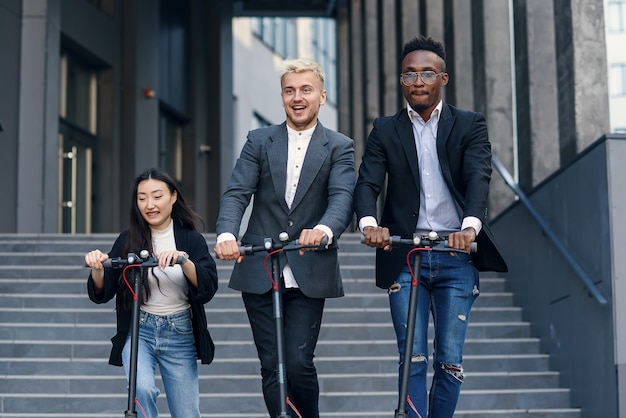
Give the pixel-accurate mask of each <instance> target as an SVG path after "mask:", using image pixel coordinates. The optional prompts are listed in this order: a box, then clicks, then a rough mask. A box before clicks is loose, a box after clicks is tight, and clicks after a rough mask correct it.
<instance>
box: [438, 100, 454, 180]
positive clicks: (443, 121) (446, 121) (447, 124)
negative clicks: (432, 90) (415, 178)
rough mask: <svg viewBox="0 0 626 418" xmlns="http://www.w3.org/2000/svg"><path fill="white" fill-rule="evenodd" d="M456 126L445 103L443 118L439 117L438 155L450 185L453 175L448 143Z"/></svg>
mask: <svg viewBox="0 0 626 418" xmlns="http://www.w3.org/2000/svg"><path fill="white" fill-rule="evenodd" d="M453 125H454V116H453V115H452V112H451V111H450V107H449V106H448V105H447V104H445V103H443V107H442V109H441V116H440V117H439V128H438V129H437V155H438V156H439V165H440V166H441V172H442V173H443V176H444V178H445V179H446V182H447V183H448V184H452V174H451V173H450V163H449V162H448V154H447V153H446V141H447V140H448V137H449V136H450V132H452V126H453Z"/></svg>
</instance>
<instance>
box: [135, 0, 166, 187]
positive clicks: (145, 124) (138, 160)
mask: <svg viewBox="0 0 626 418" xmlns="http://www.w3.org/2000/svg"><path fill="white" fill-rule="evenodd" d="M136 2H137V11H138V13H137V14H136V15H135V16H134V18H135V25H136V32H135V39H134V43H135V45H134V54H135V62H134V64H135V66H134V77H133V80H134V82H133V83H132V85H131V86H129V87H130V91H128V94H131V95H132V97H133V99H134V109H135V118H134V129H133V137H132V138H134V140H135V141H134V143H135V159H134V167H135V173H134V174H135V175H137V174H138V173H140V172H142V171H144V170H145V169H147V168H150V167H154V166H157V165H158V162H159V147H158V146H156V147H155V144H158V143H159V141H158V138H159V100H158V96H159V90H158V89H159V2H156V1H153V0H136ZM145 89H152V90H154V91H155V93H156V95H155V97H154V98H147V97H145V96H144V91H145ZM128 139H129V138H127V140H128ZM133 177H134V176H133ZM130 178H132V177H130Z"/></svg>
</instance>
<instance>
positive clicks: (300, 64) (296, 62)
mask: <svg viewBox="0 0 626 418" xmlns="http://www.w3.org/2000/svg"><path fill="white" fill-rule="evenodd" d="M305 71H311V72H312V73H313V74H315V75H316V76H317V78H318V79H319V80H320V82H321V83H322V86H323V85H324V79H325V78H326V74H324V70H323V69H322V66H321V65H319V64H318V63H317V62H315V61H313V60H312V59H309V58H298V59H291V60H285V61H283V65H282V67H281V69H280V79H281V80H282V79H283V77H284V76H285V75H286V74H291V73H303V72H305Z"/></svg>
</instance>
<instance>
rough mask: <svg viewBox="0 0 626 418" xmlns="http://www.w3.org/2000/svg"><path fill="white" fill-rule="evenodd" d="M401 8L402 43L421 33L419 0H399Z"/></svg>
mask: <svg viewBox="0 0 626 418" xmlns="http://www.w3.org/2000/svg"><path fill="white" fill-rule="evenodd" d="M399 1H400V3H401V10H402V34H401V35H402V44H404V43H405V42H407V41H409V40H411V39H413V38H415V37H416V36H418V35H419V34H420V33H421V28H420V13H419V1H416V0H399Z"/></svg>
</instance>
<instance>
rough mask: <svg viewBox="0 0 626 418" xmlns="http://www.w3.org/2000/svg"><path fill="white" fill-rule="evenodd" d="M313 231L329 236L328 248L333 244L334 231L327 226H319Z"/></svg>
mask: <svg viewBox="0 0 626 418" xmlns="http://www.w3.org/2000/svg"><path fill="white" fill-rule="evenodd" d="M313 229H319V230H320V231H323V232H324V233H325V234H326V235H327V236H328V243H327V244H326V246H327V247H328V246H329V245H330V244H332V243H333V231H332V230H331V229H330V228H329V227H327V226H326V225H322V224H317V225H315V226H314V227H313Z"/></svg>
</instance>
